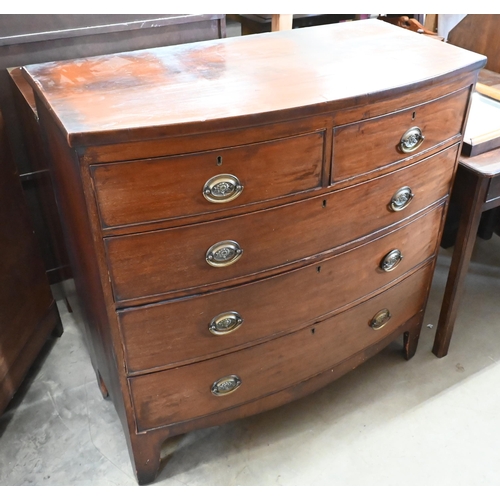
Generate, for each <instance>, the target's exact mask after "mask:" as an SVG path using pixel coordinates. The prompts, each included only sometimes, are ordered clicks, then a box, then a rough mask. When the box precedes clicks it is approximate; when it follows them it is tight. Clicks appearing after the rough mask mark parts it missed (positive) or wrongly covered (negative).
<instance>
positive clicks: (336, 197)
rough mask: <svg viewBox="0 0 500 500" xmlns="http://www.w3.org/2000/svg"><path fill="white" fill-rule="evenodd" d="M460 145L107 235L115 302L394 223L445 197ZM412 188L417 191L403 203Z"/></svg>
mask: <svg viewBox="0 0 500 500" xmlns="http://www.w3.org/2000/svg"><path fill="white" fill-rule="evenodd" d="M457 148H458V145H457V146H453V147H451V148H448V149H447V150H444V151H443V152H441V153H439V154H437V155H434V156H432V157H430V158H428V159H426V160H423V161H421V162H418V163H415V164H414V165H412V166H410V167H407V168H404V169H400V170H398V171H396V172H393V173H391V174H388V175H385V176H381V177H378V178H376V179H374V180H372V181H369V182H365V183H362V184H359V185H357V186H354V187H351V188H347V189H343V190H339V191H336V192H332V193H330V194H328V195H325V196H321V197H315V198H311V199H308V200H306V201H301V202H296V203H291V204H288V205H283V206H281V207H278V208H274V209H269V210H263V211H260V212H254V213H252V214H247V215H243V216H237V217H230V218H227V219H223V220H218V221H214V222H208V223H203V224H194V225H191V226H184V227H181V228H175V229H168V230H162V231H154V232H148V233H142V234H135V235H128V236H117V237H110V238H105V240H104V241H105V246H106V252H107V259H108V265H109V270H110V278H111V284H112V288H113V292H114V297H115V300H116V301H117V302H119V301H123V300H126V299H133V298H150V297H151V296H155V295H161V294H165V293H169V292H170V293H171V292H177V293H179V292H181V291H182V294H185V295H187V294H189V293H192V290H193V289H194V288H196V287H199V286H202V285H214V284H221V283H224V282H226V281H228V280H231V279H234V278H240V277H245V276H252V277H255V274H257V273H259V272H262V271H265V270H272V269H276V268H279V267H282V266H284V265H287V264H289V263H291V262H295V261H299V260H301V259H304V258H306V257H310V256H313V255H317V254H319V253H321V252H326V251H329V250H331V249H332V248H334V247H336V246H339V245H342V244H344V243H347V242H351V241H353V240H355V239H357V238H360V237H362V236H365V235H368V234H370V233H372V232H373V231H377V230H380V229H383V228H384V227H386V226H388V225H391V224H395V223H397V222H399V221H401V220H403V219H405V218H407V217H409V216H411V215H412V214H415V213H416V212H418V211H420V210H422V209H424V208H426V207H427V206H429V205H430V204H432V203H433V202H435V201H436V200H439V199H441V198H442V197H444V196H446V195H447V193H448V190H449V185H450V182H451V177H452V175H453V168H451V166H452V165H453V163H454V162H455V159H456V155H457ZM408 187H409V188H410V189H411V191H412V193H413V196H414V197H413V200H411V199H410V200H411V202H410V203H409V204H408V205H405V204H404V203H403V202H404V200H405V199H408V196H407V194H408V189H407V188H408ZM391 202H392V203H393V205H394V207H395V208H394V207H393V208H391V207H390V205H391ZM402 207H404V208H403V209H402V210H399V208H402ZM238 252H240V253H238ZM220 266H222V267H220Z"/></svg>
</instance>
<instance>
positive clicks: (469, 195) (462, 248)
mask: <svg viewBox="0 0 500 500" xmlns="http://www.w3.org/2000/svg"><path fill="white" fill-rule="evenodd" d="M459 174H461V175H460V178H459V176H458V175H457V180H458V181H459V182H460V187H458V188H459V189H460V191H461V193H460V199H461V215H460V226H459V229H458V235H457V240H456V243H455V248H454V250H453V257H452V260H451V266H450V271H449V274H448V281H447V282H446V289H445V292H444V297H443V304H442V306H441V313H440V316H439V322H438V327H437V332H436V337H435V339H434V347H433V348H432V352H433V353H434V354H435V355H436V356H437V357H438V358H442V357H443V356H446V354H447V353H448V347H449V345H450V340H451V335H452V333H453V326H454V324H455V320H456V318H457V313H458V306H459V303H460V299H461V297H462V293H463V288H464V283H465V276H466V274H467V269H468V268H469V262H470V258H471V255H472V250H473V249H474V243H475V241H476V234H477V229H478V226H479V221H480V219H481V213H482V211H483V204H484V200H485V197H486V192H487V189H488V183H489V179H488V178H487V177H482V176H480V175H475V174H474V173H472V172H470V171H468V170H466V169H463V170H462V171H461V172H460V171H459ZM455 185H457V184H455ZM454 189H455V188H454Z"/></svg>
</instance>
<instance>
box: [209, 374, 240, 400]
mask: <svg viewBox="0 0 500 500" xmlns="http://www.w3.org/2000/svg"><path fill="white" fill-rule="evenodd" d="M240 385H241V379H240V377H238V375H227V376H226V377H222V378H220V379H219V380H216V381H215V382H214V383H213V384H212V389H211V390H212V394H213V395H214V396H227V395H228V394H231V393H232V392H234V391H235V390H236V389H238V387H239V386H240Z"/></svg>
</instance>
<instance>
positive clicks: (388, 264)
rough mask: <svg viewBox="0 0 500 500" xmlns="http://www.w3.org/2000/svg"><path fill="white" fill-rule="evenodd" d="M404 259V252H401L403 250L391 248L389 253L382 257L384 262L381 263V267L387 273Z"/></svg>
mask: <svg viewBox="0 0 500 500" xmlns="http://www.w3.org/2000/svg"><path fill="white" fill-rule="evenodd" d="M402 260H403V254H402V253H401V250H398V249H397V248H395V249H394V250H391V251H390V252H389V253H388V254H387V255H385V257H384V258H383V259H382V262H381V263H380V269H382V271H385V272H386V273H389V272H391V271H394V269H396V267H398V266H399V264H400V263H401V261H402Z"/></svg>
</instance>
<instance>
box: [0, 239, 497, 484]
mask: <svg viewBox="0 0 500 500" xmlns="http://www.w3.org/2000/svg"><path fill="white" fill-rule="evenodd" d="M450 255H451V250H441V252H440V256H439V259H438V265H437V269H436V275H435V279H434V283H433V287H432V291H431V297H430V301H429V304H428V310H427V315H426V320H425V323H424V325H436V324H437V319H438V314H439V308H440V303H441V297H442V293H443V290H444V284H445V280H446V274H447V271H448V266H449V262H450ZM499 297H500V238H499V237H498V236H494V237H493V239H492V240H490V241H483V240H478V242H477V244H476V249H475V252H474V256H473V262H472V263H471V268H470V271H469V274H468V277H467V285H466V295H465V297H464V299H463V302H462V308H461V312H460V315H459V318H458V321H457V324H456V328H455V333H454V337H453V340H452V344H451V349H450V353H449V354H448V356H447V357H445V358H443V359H437V358H436V357H435V356H434V355H433V354H432V353H431V347H432V342H433V337H434V332H435V329H434V328H431V327H430V326H429V327H427V326H424V329H423V331H422V336H421V340H420V345H419V349H418V351H417V354H416V356H415V357H414V358H413V359H412V360H411V361H409V362H406V361H404V359H403V357H402V355H401V348H402V344H401V343H400V342H395V343H394V344H391V345H390V346H389V347H388V348H386V349H385V350H384V351H383V352H381V353H380V354H379V355H377V356H375V357H374V358H372V359H371V360H369V361H368V362H366V363H365V364H364V365H362V366H360V367H359V368H358V369H356V370H354V371H353V372H351V373H349V374H348V375H346V376H344V377H343V378H341V379H339V380H337V381H336V382H334V383H332V384H331V385H329V386H328V387H326V388H324V389H322V390H320V391H319V392H317V393H315V394H313V395H311V396H309V397H306V398H304V399H302V400H299V401H296V402H293V403H290V404H288V405H286V406H284V407H282V408H278V409H276V410H273V411H269V412H267V413H264V414H261V415H257V416H254V417H251V418H247V419H244V420H240V421H237V422H233V423H230V424H227V425H223V426H220V427H214V428H210V429H205V430H200V431H196V432H192V433H190V434H187V435H184V436H181V437H179V438H176V439H175V440H174V441H173V442H172V443H170V445H169V447H168V448H167V449H166V450H165V453H166V454H167V459H166V463H165V465H164V467H163V468H162V470H161V472H160V474H159V476H158V479H157V481H156V483H155V484H156V485H499V484H500V435H499V433H498V431H497V428H498V417H499V415H500V391H497V390H496V387H497V384H498V381H499V380H500V332H499V325H500V308H499V307H498V298H499ZM58 305H59V306H60V310H61V313H62V319H63V323H64V326H65V333H64V335H63V336H62V337H61V338H60V339H58V340H56V341H54V342H52V344H51V345H50V346H48V347H47V349H46V350H45V351H44V353H43V355H42V356H41V358H40V360H39V362H38V363H37V365H36V366H35V367H34V369H33V370H32V372H31V374H30V375H29V377H28V378H27V380H26V383H25V384H24V385H23V387H22V388H21V390H20V391H19V393H18V395H17V396H16V398H15V399H14V400H13V402H12V404H11V405H10V406H9V408H8V409H7V411H6V413H4V415H3V416H2V417H0V484H1V485H135V480H134V476H133V472H132V466H131V463H130V460H129V456H128V452H127V448H126V444H125V438H124V435H123V432H122V429H121V426H120V423H119V421H118V418H117V415H116V413H115V410H114V407H113V405H112V403H111V402H110V401H105V400H103V399H102V397H101V394H100V392H99V389H98V387H97V384H96V381H95V377H94V373H93V370H92V368H91V365H90V361H89V358H88V355H87V353H86V350H85V347H84V345H83V342H82V337H81V329H80V326H79V325H78V324H75V322H74V318H73V315H72V314H70V313H68V312H67V310H66V308H65V305H64V302H59V303H58ZM173 451H175V452H174V453H172V452H173Z"/></svg>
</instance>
